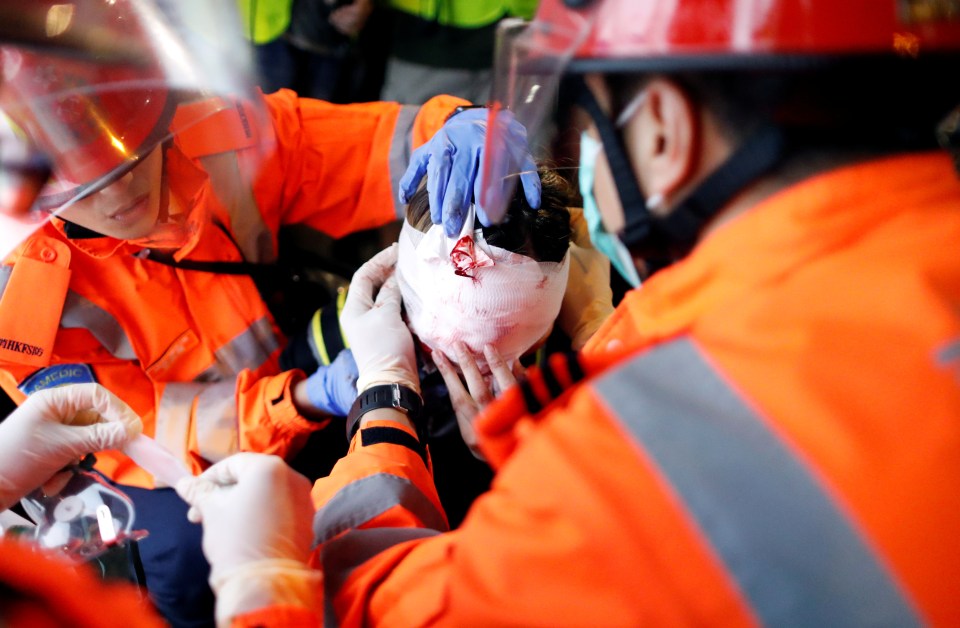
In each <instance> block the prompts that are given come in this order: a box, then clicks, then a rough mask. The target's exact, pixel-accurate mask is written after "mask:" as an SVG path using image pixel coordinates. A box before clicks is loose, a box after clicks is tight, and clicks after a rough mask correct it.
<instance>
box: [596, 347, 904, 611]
mask: <svg viewBox="0 0 960 628" xmlns="http://www.w3.org/2000/svg"><path fill="white" fill-rule="evenodd" d="M595 387H596V390H597V392H598V393H599V394H600V396H601V398H602V399H603V400H604V402H605V403H606V405H607V406H608V407H609V409H610V411H611V413H612V414H613V415H614V416H616V417H617V418H618V419H619V420H620V421H621V423H622V424H623V425H624V427H625V428H626V429H627V430H628V431H629V432H630V433H631V434H632V435H633V436H634V437H635V438H636V439H637V441H638V443H639V444H640V445H641V446H642V447H643V449H644V450H645V451H646V452H647V453H648V454H649V455H650V457H651V458H652V459H653V460H654V461H655V463H656V464H657V466H658V467H659V469H660V470H661V472H662V473H663V474H664V477H665V478H666V479H667V480H668V481H669V482H670V484H671V485H672V487H673V489H674V490H675V492H676V494H677V495H678V496H679V498H680V499H681V500H682V502H683V503H684V504H685V506H686V509H687V511H688V512H689V514H690V515H691V516H692V518H693V520H694V521H696V523H697V525H698V526H699V527H700V530H701V531H702V533H703V534H704V535H705V537H706V538H707V539H708V540H709V541H710V543H711V544H712V546H713V548H714V550H715V552H716V553H717V555H718V556H719V557H720V559H721V560H722V561H723V563H724V564H725V565H726V568H727V570H728V572H729V574H730V575H731V576H732V577H733V579H734V580H735V581H736V582H737V584H738V585H739V589H740V591H742V592H743V595H744V597H745V598H746V600H747V601H748V602H749V603H750V604H751V605H752V607H753V610H754V612H755V613H756V616H757V618H758V619H759V621H760V623H761V624H763V625H769V626H784V625H788V626H796V625H800V626H874V625H884V626H914V625H919V624H920V623H921V621H920V617H919V615H918V614H917V612H916V610H915V609H914V608H913V606H912V604H911V602H910V600H909V599H908V598H907V597H906V592H905V591H902V590H901V589H900V588H899V587H898V585H897V583H896V582H895V579H894V576H893V575H892V574H890V573H889V572H888V571H887V569H886V567H885V566H884V564H883V563H882V558H881V557H879V556H877V555H876V554H875V553H874V551H873V550H872V549H871V547H869V545H868V542H867V540H866V539H864V538H863V537H861V535H860V534H859V533H858V532H857V530H856V529H855V528H856V524H855V522H853V521H850V520H848V518H847V517H846V516H845V514H844V508H843V506H841V505H838V504H836V503H834V501H833V500H832V499H831V496H830V492H829V491H830V489H829V488H826V487H823V486H821V485H820V484H819V483H818V481H817V478H816V475H815V474H814V473H811V472H810V471H809V470H808V469H807V468H806V467H805V464H804V462H803V461H802V460H801V459H799V458H798V457H797V456H796V455H795V454H794V453H793V452H792V451H791V450H790V448H789V447H787V446H786V445H785V444H784V443H783V442H781V441H780V439H779V438H778V437H777V435H776V434H775V433H774V432H772V431H771V430H770V429H769V428H768V427H767V425H766V424H765V422H764V421H763V419H762V418H761V417H759V416H757V415H756V414H755V413H754V412H753V411H752V410H751V408H750V407H748V406H747V405H746V404H745V403H744V401H743V400H742V399H740V398H739V397H738V396H737V395H736V394H735V393H734V392H733V391H732V390H731V389H730V388H729V387H728V386H727V385H726V384H725V383H724V382H723V380H722V379H721V378H720V377H719V376H718V374H717V373H716V372H714V371H713V370H712V369H711V367H710V366H709V364H707V362H706V361H705V360H704V358H703V357H702V356H701V355H700V353H699V352H698V350H697V348H696V347H695V346H694V345H693V343H692V342H691V341H690V340H686V339H682V340H678V341H675V342H672V343H670V344H667V345H664V346H662V347H660V348H657V349H655V350H653V351H650V352H647V353H645V354H643V355H641V356H639V357H637V358H634V359H633V360H631V361H630V362H628V363H627V364H625V365H624V366H622V367H619V368H617V369H616V370H614V371H613V372H611V373H610V374H609V375H606V376H604V377H602V378H601V379H600V380H599V381H598V382H597V383H596V384H595ZM810 420H816V417H810Z"/></svg>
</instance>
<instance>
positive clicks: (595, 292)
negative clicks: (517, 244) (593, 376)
mask: <svg viewBox="0 0 960 628" xmlns="http://www.w3.org/2000/svg"><path fill="white" fill-rule="evenodd" d="M570 230H571V232H572V238H571V242H570V275H569V277H568V278H567V289H566V292H564V294H563V304H562V305H561V306H560V314H559V316H557V323H558V324H559V325H560V329H562V330H563V332H564V333H565V334H567V336H568V337H569V338H570V344H571V348H572V349H573V350H574V351H579V350H580V349H582V348H583V346H584V345H585V344H587V341H588V340H589V339H590V337H591V336H593V334H594V333H595V332H596V331H597V329H599V328H600V326H601V325H602V324H603V323H604V321H606V320H607V319H608V318H609V317H610V315H611V314H612V313H613V290H611V288H610V259H609V258H608V257H607V256H606V255H604V254H603V252H601V251H598V250H597V249H596V248H594V246H593V244H592V242H591V240H590V231H589V227H588V225H587V221H586V218H585V217H584V214H583V210H581V209H578V208H571V209H570Z"/></svg>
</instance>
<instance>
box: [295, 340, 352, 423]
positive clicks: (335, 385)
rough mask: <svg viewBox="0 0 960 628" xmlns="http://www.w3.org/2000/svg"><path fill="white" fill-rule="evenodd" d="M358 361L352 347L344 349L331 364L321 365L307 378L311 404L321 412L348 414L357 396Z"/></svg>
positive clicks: (337, 414) (336, 414)
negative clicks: (351, 349)
mask: <svg viewBox="0 0 960 628" xmlns="http://www.w3.org/2000/svg"><path fill="white" fill-rule="evenodd" d="M357 375H358V372H357V363H356V362H355V361H354V360H353V353H352V352H351V351H350V349H344V350H343V351H341V352H340V354H339V355H337V357H336V359H334V361H333V362H331V363H330V365H329V366H321V367H320V368H318V369H317V371H316V373H314V374H313V375H311V376H310V377H308V378H307V397H308V398H309V399H310V405H312V406H313V407H314V408H316V409H317V410H320V411H321V412H326V413H327V414H333V415H335V416H347V413H348V412H350V406H352V405H353V401H354V400H355V399H356V398H357Z"/></svg>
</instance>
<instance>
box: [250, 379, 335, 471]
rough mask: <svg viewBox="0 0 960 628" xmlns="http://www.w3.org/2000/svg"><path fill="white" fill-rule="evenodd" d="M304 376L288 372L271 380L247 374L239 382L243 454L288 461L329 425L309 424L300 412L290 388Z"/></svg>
mask: <svg viewBox="0 0 960 628" xmlns="http://www.w3.org/2000/svg"><path fill="white" fill-rule="evenodd" d="M303 377H304V375H303V373H302V372H301V371H286V372H284V373H281V374H279V375H274V376H272V377H260V378H257V377H255V376H254V373H253V372H252V371H249V370H246V371H243V372H242V373H240V376H239V377H238V378H237V389H236V391H237V419H238V422H239V444H240V450H241V451H256V452H260V453H265V454H275V455H277V456H280V457H281V458H286V459H289V458H290V457H291V456H294V455H296V453H297V452H298V451H300V449H301V448H302V447H303V445H304V443H305V442H306V440H307V437H309V436H310V434H311V433H312V432H314V431H316V430H319V429H321V428H323V427H324V426H326V424H327V423H328V422H329V421H309V420H307V419H305V418H304V417H303V416H301V415H300V414H299V413H298V412H297V408H296V406H295V405H294V403H293V393H292V391H291V387H292V386H293V385H295V384H296V383H297V382H298V381H299V380H301V379H303Z"/></svg>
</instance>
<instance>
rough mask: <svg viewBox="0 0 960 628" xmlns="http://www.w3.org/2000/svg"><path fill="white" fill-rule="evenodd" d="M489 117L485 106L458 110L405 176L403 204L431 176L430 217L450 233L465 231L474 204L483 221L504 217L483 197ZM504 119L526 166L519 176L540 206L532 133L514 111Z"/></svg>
mask: <svg viewBox="0 0 960 628" xmlns="http://www.w3.org/2000/svg"><path fill="white" fill-rule="evenodd" d="M489 115H490V114H489V112H488V111H487V110H486V109H483V108H478V109H468V110H466V111H462V112H458V113H456V112H455V113H454V115H453V116H452V117H451V118H449V119H448V120H447V122H446V124H444V125H443V127H442V128H441V129H440V130H439V131H437V133H436V134H435V135H434V136H433V137H432V138H431V139H430V141H429V142H427V143H426V144H424V145H423V146H421V147H420V148H418V149H417V150H415V151H414V152H413V155H411V158H410V165H409V166H408V167H407V171H406V172H405V173H404V175H403V177H402V178H401V179H400V202H401V203H407V202H409V199H411V198H412V197H413V194H414V192H416V190H417V185H418V184H419V183H420V180H421V179H422V178H423V177H424V176H427V177H428V180H427V189H428V192H429V195H430V217H431V219H432V220H433V222H434V224H441V223H442V224H443V228H444V232H445V233H446V234H447V235H448V236H453V235H455V234H457V233H459V232H460V230H461V229H462V227H463V223H464V219H465V217H466V214H467V210H468V209H469V208H470V206H471V205H475V207H476V213H477V217H478V218H479V220H480V224H482V225H484V226H486V227H489V226H490V225H492V224H494V223H497V222H499V221H500V218H501V216H491V215H489V214H488V213H487V211H486V207H485V206H484V203H483V201H482V199H481V189H482V184H483V181H484V180H485V177H488V175H487V172H488V166H487V165H486V164H487V163H488V160H487V159H486V156H485V155H484V145H485V142H486V134H487V125H488V116H489ZM504 117H505V121H504V122H502V123H501V124H502V126H503V127H504V129H505V130H504V132H503V133H502V134H501V137H502V147H503V148H504V149H506V150H509V151H510V152H511V154H514V155H516V160H517V161H518V162H519V163H521V164H522V168H521V170H520V171H519V173H518V176H519V180H520V183H521V185H522V186H523V192H524V195H525V196H526V199H527V202H528V203H529V204H530V207H533V208H537V207H539V206H540V177H539V176H538V175H537V166H536V164H535V163H534V161H533V157H532V156H531V155H530V149H529V147H528V145H527V131H526V129H525V128H524V127H523V125H522V124H520V123H519V122H518V121H517V120H515V119H514V118H513V117H512V115H510V114H509V112H504ZM507 118H508V119H507ZM490 176H493V175H490ZM488 178H489V177H488Z"/></svg>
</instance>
